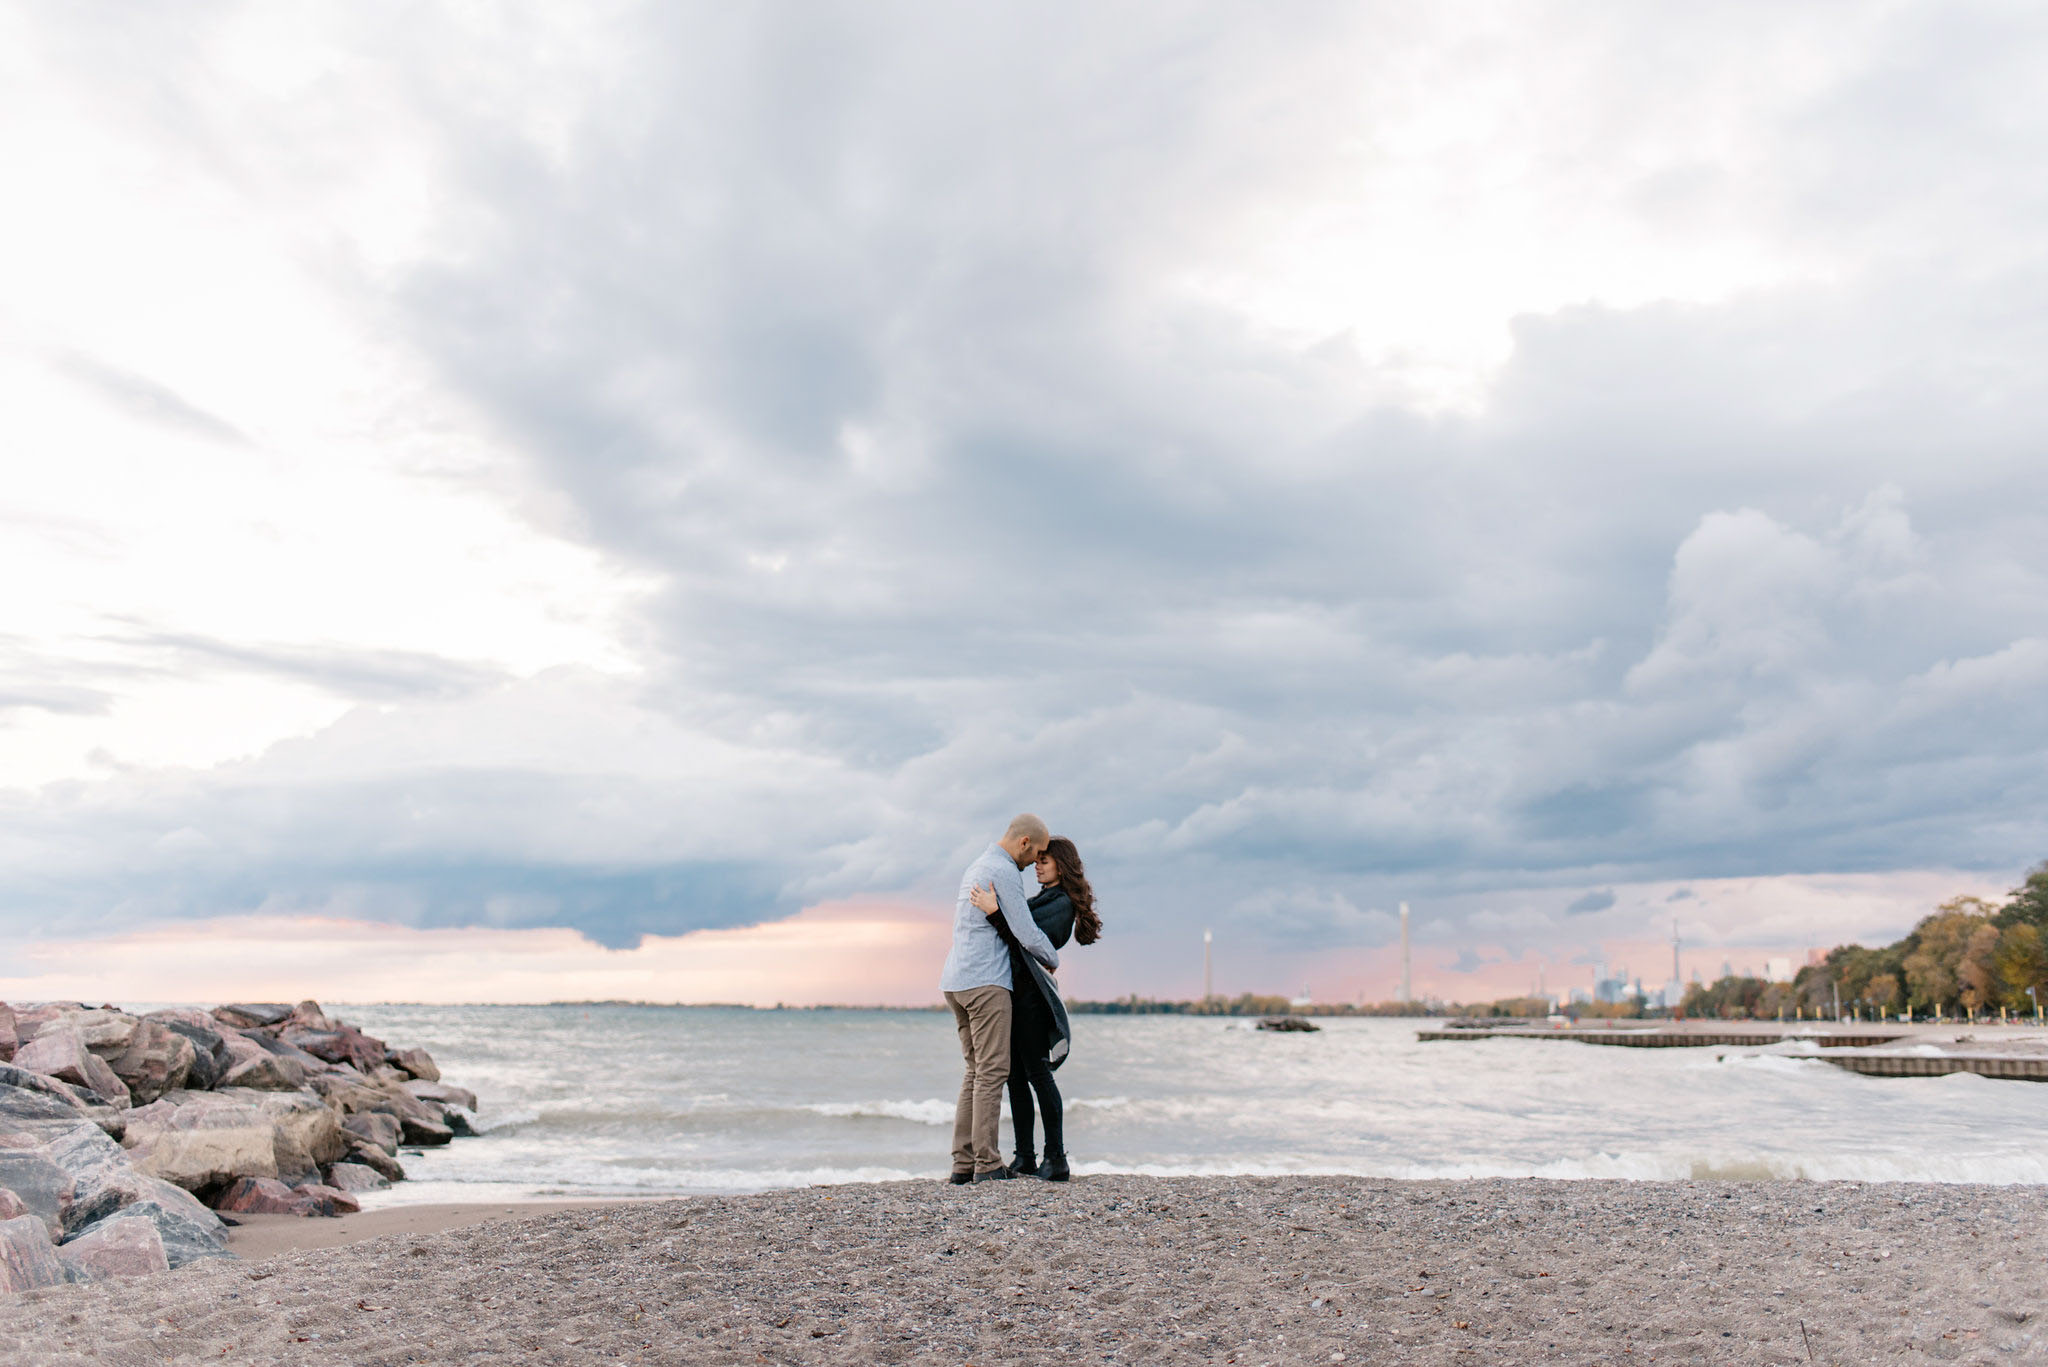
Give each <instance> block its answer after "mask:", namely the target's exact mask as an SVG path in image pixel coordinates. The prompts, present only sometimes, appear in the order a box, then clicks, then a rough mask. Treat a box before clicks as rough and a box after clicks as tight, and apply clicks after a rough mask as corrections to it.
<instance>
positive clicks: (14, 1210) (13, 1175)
mask: <svg viewBox="0 0 2048 1367" xmlns="http://www.w3.org/2000/svg"><path fill="white" fill-rule="evenodd" d="M73 1123H74V1124H75V1123H76V1122H73ZM95 1133H97V1131H95ZM20 1137H21V1138H28V1137H29V1136H20ZM10 1138H12V1136H10ZM77 1189H78V1184H77V1182H76V1181H75V1180H73V1178H72V1176H71V1174H70V1173H68V1172H66V1171H65V1170H64V1169H63V1168H62V1167H61V1166H59V1165H58V1164H57V1163H56V1161H55V1160H53V1159H52V1158H51V1157H50V1156H49V1155H48V1154H46V1153H44V1152H43V1151H42V1148H41V1146H40V1145H38V1146H36V1147H33V1148H11V1147H10V1148H0V1190H4V1191H5V1192H7V1193H8V1195H9V1197H10V1198H11V1202H10V1207H11V1208H0V1219H8V1220H18V1219H20V1218H21V1217H23V1216H24V1215H30V1216H34V1217H35V1218H36V1219H38V1220H40V1221H42V1222H43V1228H44V1229H46V1230H47V1231H48V1232H49V1236H50V1237H51V1238H52V1239H58V1238H62V1237H63V1234H64V1217H65V1215H66V1214H68V1213H69V1212H70V1210H71V1200H72V1196H73V1195H74V1194H75V1193H76V1191H77Z"/></svg>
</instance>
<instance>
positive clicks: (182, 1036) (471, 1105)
mask: <svg viewBox="0 0 2048 1367" xmlns="http://www.w3.org/2000/svg"><path fill="white" fill-rule="evenodd" d="M475 1110H476V1097H475V1095H474V1094H472V1093H470V1092H468V1091H465V1090H464V1089H462V1088H460V1087H453V1086H450V1085H448V1084H447V1083H444V1082H443V1081H442V1080H441V1072H440V1069H438V1068H436V1067H435V1066H434V1060H433V1059H432V1058H430V1057H429V1056H428V1055H427V1052H426V1051H425V1050H423V1049H391V1048H387V1047H386V1046H385V1044H384V1042H383V1041H382V1040H378V1039H373V1038H371V1037H370V1036H368V1035H365V1034H364V1033H362V1032H361V1031H360V1030H357V1029H355V1028H354V1027H353V1026H350V1025H348V1024H346V1023H344V1022H342V1021H338V1020H334V1019H332V1018H330V1017H329V1016H328V1015H327V1014H326V1013H325V1012H323V1011H322V1010H321V1009H320V1006H319V1004H318V1003H317V1002H300V1003H299V1004H298V1005H297V1006H287V1005H283V1004H269V1003H259V1004H241V1005H235V1006H221V1007H216V1008H214V1009H213V1010H212V1011H200V1010H196V1009H174V1010H168V1011H152V1012H149V1013H148V1014H146V1015H133V1014H130V1013H129V1012H126V1011H121V1010H118V1009H116V1008H114V1007H111V1006H102V1007H97V1008H95V1007H89V1006H85V1005H83V1004H80V1003H74V1002H45V1003H40V1004H37V1005H31V1006H9V1005H7V1004H6V1003H0V1292H8V1291H19V1290H25V1289H28V1288H31V1287H37V1286H49V1285H54V1284H56V1283H59V1282H71V1281H92V1280H97V1279H99V1278H102V1277H109V1276H122V1275H133V1274H138V1273H147V1272H160V1271H165V1270H168V1269H170V1268H173V1267H180V1266H182V1265H184V1264H186V1263H189V1262H194V1261H197V1260H200V1259H206V1258H224V1257H229V1256H232V1255H230V1254H229V1253H228V1250H227V1240H226V1227H225V1224H224V1223H223V1219H222V1214H221V1213H222V1212H225V1213H227V1220H228V1221H229V1222H232V1220H233V1217H234V1214H235V1213H238V1212H239V1213H247V1214H285V1215H306V1216H312V1215H342V1214H346V1213H347V1212H349V1211H353V1210H355V1209H357V1203H356V1198H355V1194H356V1193H358V1192H363V1191H374V1190H376V1189H378V1188H381V1187H386V1186H389V1185H390V1184H391V1183H393V1182H398V1181H403V1180H404V1178H405V1170H404V1169H403V1168H401V1167H400V1166H399V1164H398V1154H399V1151H400V1148H401V1147H402V1146H406V1145H414V1146H417V1145H428V1144H446V1143H448V1142H449V1141H450V1140H451V1139H453V1138H455V1137H456V1136H458V1135H466V1134H472V1133H474V1131H473V1130H472V1128H471V1126H470V1123H469V1122H470V1120H471V1118H472V1116H473V1114H474V1112H475Z"/></svg>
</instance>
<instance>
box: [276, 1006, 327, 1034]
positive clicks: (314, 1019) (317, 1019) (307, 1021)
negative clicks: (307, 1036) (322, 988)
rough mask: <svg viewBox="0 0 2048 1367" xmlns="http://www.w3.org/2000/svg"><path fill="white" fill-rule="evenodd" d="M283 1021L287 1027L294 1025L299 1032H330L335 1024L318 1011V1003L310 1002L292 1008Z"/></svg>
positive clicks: (323, 1012)
mask: <svg viewBox="0 0 2048 1367" xmlns="http://www.w3.org/2000/svg"><path fill="white" fill-rule="evenodd" d="M285 1021H286V1023H287V1024H288V1025H295V1026H297V1027H298V1028H299V1029H301V1030H332V1029H334V1028H335V1024H336V1023H335V1022H334V1021H331V1020H329V1019H328V1018H327V1013H326V1012H325V1011H322V1010H321V1009H320V1003H319V1002H316V1001H312V1000H307V1001H302V1002H300V1003H299V1004H298V1005H297V1006H294V1007H293V1008H292V1013H291V1015H289V1016H287V1017H285Z"/></svg>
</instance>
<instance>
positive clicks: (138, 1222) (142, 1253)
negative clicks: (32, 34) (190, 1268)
mask: <svg viewBox="0 0 2048 1367" xmlns="http://www.w3.org/2000/svg"><path fill="white" fill-rule="evenodd" d="M57 1257H58V1258H59V1259H61V1260H62V1261H63V1263H64V1265H65V1266H66V1267H68V1268H70V1269H71V1274H72V1276H73V1277H74V1278H76V1279H77V1280H79V1281H90V1282H96V1281H100V1280H103V1279H105V1278H107V1277H146V1276H148V1275H149V1274H150V1273H152V1272H168V1271H170V1270H171V1260H170V1258H169V1256H168V1255H167V1254H166V1253H165V1252H164V1237H163V1235H162V1233H160V1232H159V1231H158V1229H157V1227H156V1222H155V1221H154V1220H151V1219H150V1218H149V1217H147V1216H145V1215H117V1216H115V1217H113V1218H112V1219H109V1220H102V1221H100V1222H99V1223H98V1224H96V1225H94V1226H93V1227H92V1228H91V1229H89V1230H87V1231H86V1232H85V1233H83V1234H78V1235H74V1236H73V1237H72V1238H71V1239H69V1240H68V1241H67V1242H65V1243H64V1244H63V1245H62V1246H61V1247H60V1248H58V1250H57Z"/></svg>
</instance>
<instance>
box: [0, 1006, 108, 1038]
mask: <svg viewBox="0 0 2048 1367" xmlns="http://www.w3.org/2000/svg"><path fill="white" fill-rule="evenodd" d="M90 1010H92V1008H91V1007H89V1006H86V1005H83V1004H82V1003H79V1002H38V1003H36V1004H35V1005H34V1006H17V1007H15V1008H14V1040H15V1043H16V1044H27V1043H28V1042H29V1041H30V1040H32V1039H34V1038H35V1037H36V1031H38V1030H40V1029H42V1028H43V1027H44V1026H45V1025H48V1024H49V1023H50V1022H51V1021H53V1020H62V1019H63V1018H64V1017H66V1016H77V1015H82V1014H84V1013H85V1012H87V1011H90Z"/></svg>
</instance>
